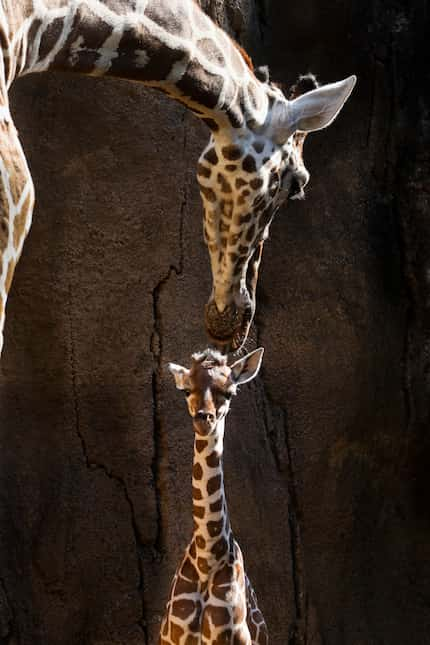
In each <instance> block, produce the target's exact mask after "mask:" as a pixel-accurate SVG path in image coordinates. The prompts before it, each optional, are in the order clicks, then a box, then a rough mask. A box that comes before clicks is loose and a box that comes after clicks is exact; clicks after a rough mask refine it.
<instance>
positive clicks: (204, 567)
mask: <svg viewBox="0 0 430 645" xmlns="http://www.w3.org/2000/svg"><path fill="white" fill-rule="evenodd" d="M197 566H198V568H199V570H200V571H201V572H202V573H204V574H207V573H209V565H208V563H207V560H205V558H197Z"/></svg>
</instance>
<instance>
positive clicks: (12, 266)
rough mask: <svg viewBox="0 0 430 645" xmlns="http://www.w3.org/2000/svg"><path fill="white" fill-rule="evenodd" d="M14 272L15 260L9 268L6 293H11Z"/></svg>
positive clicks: (10, 262)
mask: <svg viewBox="0 0 430 645" xmlns="http://www.w3.org/2000/svg"><path fill="white" fill-rule="evenodd" d="M14 271H15V260H10V261H9V266H8V267H7V276H6V282H5V289H6V293H9V289H10V285H11V284H12V278H13V274H14Z"/></svg>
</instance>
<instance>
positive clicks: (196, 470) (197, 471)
mask: <svg viewBox="0 0 430 645" xmlns="http://www.w3.org/2000/svg"><path fill="white" fill-rule="evenodd" d="M193 477H194V479H197V480H199V479H201V478H202V477H203V470H202V467H201V466H200V464H198V463H197V464H194V466H193Z"/></svg>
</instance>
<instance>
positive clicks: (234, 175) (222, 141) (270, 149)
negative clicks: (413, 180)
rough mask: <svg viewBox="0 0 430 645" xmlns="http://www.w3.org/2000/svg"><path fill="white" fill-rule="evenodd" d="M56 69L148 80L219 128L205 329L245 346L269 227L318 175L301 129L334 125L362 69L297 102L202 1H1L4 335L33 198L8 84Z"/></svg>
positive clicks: (207, 185)
mask: <svg viewBox="0 0 430 645" xmlns="http://www.w3.org/2000/svg"><path fill="white" fill-rule="evenodd" d="M48 70H61V71H69V72H77V73H81V74H87V75H92V76H101V75H104V76H112V77H119V78H125V79H128V80H131V81H138V82H141V83H143V84H145V85H147V86H150V87H154V88H157V89H159V90H161V91H163V92H164V93H166V94H167V95H168V96H170V97H172V98H173V99H175V100H178V101H180V102H181V103H183V104H184V105H186V106H187V107H188V108H189V109H191V110H192V111H193V112H194V113H195V114H196V115H197V116H198V117H199V118H201V119H202V120H203V121H205V123H206V124H207V125H208V126H209V127H210V128H211V130H212V136H211V139H210V142H209V145H208V147H207V148H206V149H205V151H204V153H203V154H202V157H201V159H200V162H199V168H198V180H199V184H200V190H201V193H202V198H203V204H204V210H205V240H206V242H207V245H208V248H209V254H210V259H211V268H212V274H213V291H212V295H211V297H210V300H209V303H208V306H207V310H206V326H207V330H208V332H209V334H210V336H211V337H212V338H213V340H214V341H215V342H217V343H218V344H219V345H221V346H223V347H228V346H232V347H234V348H237V347H238V346H240V345H241V344H242V342H243V341H244V339H245V337H246V335H247V333H248V328H249V324H250V321H251V319H252V316H253V312H254V308H255V285H256V280H257V273H258V264H259V259H258V258H259V256H260V255H261V250H262V241H263V240H264V238H265V236H266V235H267V231H268V226H269V224H270V222H271V219H272V217H273V214H274V212H275V210H276V209H277V208H278V207H279V205H280V204H281V203H282V201H283V200H284V199H285V198H286V197H287V196H288V195H289V194H290V193H291V191H292V189H293V188H294V190H296V192H298V194H301V192H302V188H303V186H304V184H305V183H306V181H307V179H308V173H307V172H306V170H305V169H304V166H303V160H302V147H301V145H299V144H298V140H300V137H299V138H297V134H296V133H297V132H298V131H311V130H317V129H320V128H322V127H325V126H326V125H328V124H329V123H330V122H331V121H332V120H333V119H334V118H335V116H336V115H337V113H338V112H339V110H340V109H341V107H342V105H343V103H344V102H345V100H346V99H347V97H348V96H349V93H350V92H351V90H352V87H353V85H354V77H351V78H350V79H347V80H345V81H342V82H340V83H335V84H332V85H327V86H323V87H322V88H319V89H312V90H311V91H310V92H307V93H305V94H304V95H303V96H299V97H297V98H294V99H292V100H288V99H287V98H286V97H285V95H284V94H283V92H282V91H281V90H280V89H279V88H278V87H276V86H275V85H273V84H272V83H270V82H269V81H268V78H265V77H264V76H262V74H261V73H258V72H257V73H254V71H253V69H252V64H251V63H250V60H249V58H248V57H247V56H246V55H244V54H243V53H242V51H241V50H240V48H239V47H238V46H237V45H236V44H235V43H234V42H233V41H232V40H231V38H229V36H228V35H227V34H225V33H224V32H223V31H222V30H221V29H219V28H218V27H217V26H216V25H215V24H214V23H213V22H212V21H211V20H210V19H209V18H208V17H207V16H206V15H205V14H204V13H203V12H202V11H201V9H200V7H199V6H198V4H197V3H196V2H194V0H103V1H102V0H2V1H1V2H0V129H1V133H2V139H1V146H0V147H1V150H0V209H1V211H0V217H1V227H0V228H1V230H0V238H1V240H0V252H1V262H0V334H1V341H0V343H2V335H3V326H4V312H5V306H6V299H7V294H8V291H9V288H10V284H11V280H12V276H13V272H14V267H15V264H16V262H17V260H18V258H19V255H20V253H21V250H22V246H23V241H24V238H25V236H26V234H27V233H28V230H29V228H30V224H31V216H32V210H33V203H34V191H33V185H32V180H31V176H30V173H29V170H28V167H27V164H26V161H25V157H24V154H23V152H22V149H21V145H20V143H19V140H18V137H17V133H16V130H15V128H14V125H13V121H12V118H11V115H10V112H9V100H8V91H9V88H10V86H11V84H12V82H13V81H14V80H15V79H16V78H18V77H20V76H23V75H25V74H28V73H32V72H44V71H48ZM137 109H138V107H137ZM257 249H258V252H257ZM254 255H255V259H254V258H253V256H254Z"/></svg>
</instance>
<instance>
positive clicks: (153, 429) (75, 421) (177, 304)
mask: <svg viewBox="0 0 430 645" xmlns="http://www.w3.org/2000/svg"><path fill="white" fill-rule="evenodd" d="M202 4H203V5H204V6H205V9H206V10H207V11H208V12H209V13H211V12H212V15H214V16H215V17H216V18H217V19H218V20H220V21H226V22H224V24H228V25H229V26H230V28H231V31H232V33H234V34H236V35H237V36H239V37H240V38H241V39H242V40H243V42H246V43H248V44H249V43H251V53H253V55H254V58H255V59H256V62H262V63H264V62H269V63H270V65H271V69H272V74H273V75H274V77H275V78H278V79H280V80H284V81H286V82H287V83H292V82H293V81H294V80H295V78H296V76H297V75H298V73H302V72H306V71H308V70H309V69H310V70H311V71H313V72H314V73H316V74H317V75H318V77H319V79H320V81H321V82H328V81H332V80H337V79H340V78H342V77H344V76H347V75H349V74H351V73H356V74H357V75H358V77H359V84H358V86H357V88H356V90H355V91H354V94H353V96H352V98H351V99H350V101H349V103H348V105H347V106H346V107H345V109H344V111H343V113H342V114H341V116H340V117H339V119H338V121H337V122H336V123H335V124H334V125H333V126H331V127H330V128H329V129H328V130H327V131H325V132H321V133H317V134H315V135H313V136H312V137H309V140H308V141H307V142H306V144H305V145H306V148H305V153H306V157H307V165H308V169H309V170H310V172H311V175H312V178H311V182H310V185H309V188H308V189H307V199H306V201H305V202H303V203H297V202H292V203H291V204H290V205H288V207H287V208H285V209H284V210H283V212H281V213H279V215H278V216H277V219H276V221H275V222H274V224H273V225H272V231H271V240H270V241H269V242H268V243H267V244H266V248H265V252H264V257H263V266H262V274H261V278H260V285H259V294H258V305H257V320H256V326H255V328H254V330H253V333H252V337H253V339H254V340H256V341H257V342H258V343H259V344H262V345H264V346H265V348H266V353H265V359H264V367H263V377H262V378H259V379H258V381H257V382H256V383H253V384H250V386H246V387H244V388H243V389H242V392H241V394H240V396H239V397H238V399H237V400H235V401H234V402H233V406H232V408H233V409H232V412H231V414H230V416H229V419H228V421H227V437H226V464H225V468H226V480H227V487H228V490H227V494H228V499H229V507H230V513H231V519H232V524H233V527H234V530H235V533H236V536H237V538H238V541H239V542H240V544H241V546H242V548H243V551H244V554H245V559H246V563H247V570H248V573H249V575H250V578H251V580H252V582H253V585H254V587H255V589H256V592H257V594H258V597H259V604H260V606H261V608H262V610H263V612H264V615H265V617H266V620H267V623H268V626H269V630H270V634H271V642H272V643H273V644H274V645H278V644H279V645H280V644H284V643H289V645H301V644H304V643H307V644H308V645H319V644H322V643H324V644H327V645H345V644H346V643H347V644H348V645H373V644H375V645H376V644H378V645H380V644H382V643H384V644H387V645H404V644H405V643H408V645H423V644H424V643H426V642H427V641H428V633H429V631H430V611H429V608H428V607H429V598H430V570H429V569H430V564H429V563H430V546H429V545H430V516H429V511H428V508H429V505H428V502H427V496H428V489H429V484H430V481H429V477H430V475H429V473H430V468H429V457H428V455H429V448H430V446H429V421H430V418H429V417H430V415H429V391H430V349H429V348H430V318H429V304H428V303H429V302H430V293H429V285H430V282H429V275H430V267H429V260H428V258H429V248H430V222H429V218H428V186H427V184H426V183H425V177H426V170H427V172H428V166H429V159H428V154H429V153H428V150H429V146H428V143H429V142H428V138H429V129H428V128H429V126H428V108H429V105H428V69H427V68H426V67H425V65H424V61H425V52H426V50H427V41H426V40H425V38H424V33H425V32H424V28H425V17H426V6H425V2H419V1H418V0H411V2H409V3H407V5H405V4H404V3H403V4H402V3H397V2H394V0H388V1H387V2H384V3H382V2H376V1H373V2H368V1H367V0H365V1H364V2H362V1H361V2H358V0H354V2H352V3H350V2H349V3H348V2H346V0H342V1H339V2H336V3H324V2H321V1H320V0H318V1H317V0H306V1H305V2H304V3H303V2H302V3H300V4H298V3H285V2H281V1H280V0H279V1H276V2H271V3H264V2H257V1H256V2H254V3H253V2H250V1H249V2H248V1H245V0H244V2H242V3H240V2H239V1H236V0H234V1H231V2H229V3H220V2H207V3H206V4H205V3H202ZM328 4H329V5H330V6H328ZM223 5H225V7H223ZM224 10H225V13H224ZM214 12H215V13H214ZM12 98H13V109H14V113H15V115H16V121H17V125H18V127H19V129H20V134H21V138H22V141H23V144H24V147H25V149H26V151H27V154H28V158H29V162H30V166H31V169H32V172H33V176H34V179H35V184H36V188H37V208H36V212H35V218H34V224H33V228H32V231H31V234H30V236H29V239H28V241H27V243H26V246H25V248H24V253H23V257H22V259H21V261H20V263H19V265H18V268H17V273H16V278H15V281H14V285H13V288H12V293H11V297H10V300H9V304H8V317H7V325H6V336H5V350H4V355H3V359H2V367H1V369H2V374H1V379H0V418H1V432H0V643H4V644H8V645H12V644H13V645H60V644H61V645H74V644H77V645H78V644H79V645H83V644H88V645H108V644H109V645H124V644H125V643H127V645H141V644H143V643H147V644H149V643H154V642H156V638H157V634H158V627H159V622H160V618H161V615H162V612H163V610H164V602H165V600H166V596H167V593H168V588H169V584H170V580H171V576H172V575H173V572H174V569H175V567H176V565H177V563H178V559H179V557H180V556H181V554H182V551H183V548H184V546H185V544H186V542H187V540H188V538H189V536H190V531H191V525H192V522H191V452H192V439H193V437H192V430H191V424H190V420H189V418H188V415H187V413H186V409H185V404H184V402H183V401H182V398H181V395H180V394H179V393H178V392H177V391H176V390H175V388H174V384H173V381H172V379H171V377H170V375H169V374H168V373H167V370H166V369H165V368H166V364H167V362H168V361H170V360H172V361H175V362H183V363H187V362H188V360H189V355H190V353H191V352H193V351H195V350H196V349H200V348H202V347H203V346H204V345H205V343H206V339H205V335H204V330H203V322H202V316H203V307H204V303H205V302H206V299H207V296H208V294H209V291H210V271H209V262H208V257H207V253H206V249H205V247H204V244H203V241H202V234H201V216H202V208H201V203H200V198H199V195H198V192H197V188H196V182H195V179H194V172H195V165H196V159H197V157H198V154H199V152H200V150H201V148H202V146H203V145H204V143H205V142H206V139H207V136H208V134H207V131H206V129H205V127H204V126H203V125H201V124H200V123H199V122H198V121H197V120H196V119H195V118H193V117H192V116H191V115H189V114H187V113H186V112H184V110H183V109H182V108H181V107H179V106H176V105H174V104H172V103H169V102H168V100H167V99H166V98H165V97H163V96H158V95H157V94H155V93H152V92H151V91H149V90H146V89H144V88H141V87H139V86H138V85H135V84H130V83H126V82H115V81H107V80H103V79H102V80H94V79H85V78H76V77H69V76H67V77H66V76H49V77H48V76H38V77H33V78H28V79H24V80H21V81H19V82H18V83H17V84H16V85H15V87H14V90H13V97H12ZM253 344H254V343H253V340H251V341H250V342H249V347H252V346H253Z"/></svg>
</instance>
